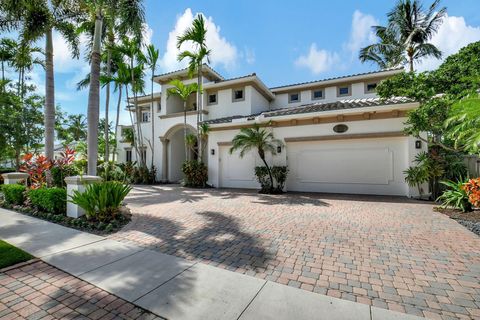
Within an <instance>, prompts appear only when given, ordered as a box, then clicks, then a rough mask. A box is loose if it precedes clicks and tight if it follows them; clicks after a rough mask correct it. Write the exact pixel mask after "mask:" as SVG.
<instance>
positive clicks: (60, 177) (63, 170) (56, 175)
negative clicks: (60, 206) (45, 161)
mask: <svg viewBox="0 0 480 320" xmlns="http://www.w3.org/2000/svg"><path fill="white" fill-rule="evenodd" d="M50 173H51V174H52V180H53V185H54V186H55V187H58V188H63V187H66V186H67V184H66V183H65V178H66V177H70V176H76V175H78V174H80V171H79V169H78V168H77V167H76V166H75V165H73V164H69V165H66V166H64V167H59V166H54V167H52V168H51V169H50Z"/></svg>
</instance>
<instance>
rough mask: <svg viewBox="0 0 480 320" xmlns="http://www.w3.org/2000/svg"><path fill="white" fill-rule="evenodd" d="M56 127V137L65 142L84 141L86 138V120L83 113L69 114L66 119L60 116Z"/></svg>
mask: <svg viewBox="0 0 480 320" xmlns="http://www.w3.org/2000/svg"><path fill="white" fill-rule="evenodd" d="M59 120H60V121H57V125H56V129H57V132H58V139H59V140H61V141H62V142H63V143H65V144H67V145H68V144H70V143H72V142H76V143H78V142H80V141H84V140H85V139H86V138H87V120H86V119H85V116H84V115H83V114H71V115H69V116H68V117H67V118H66V119H65V118H60V119H59Z"/></svg>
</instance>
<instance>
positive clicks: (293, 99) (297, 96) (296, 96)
mask: <svg viewBox="0 0 480 320" xmlns="http://www.w3.org/2000/svg"><path fill="white" fill-rule="evenodd" d="M288 102H289V103H295V102H300V93H298V92H295V93H290V94H289V95H288Z"/></svg>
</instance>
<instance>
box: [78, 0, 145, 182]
mask: <svg viewBox="0 0 480 320" xmlns="http://www.w3.org/2000/svg"><path fill="white" fill-rule="evenodd" d="M81 3H82V5H83V8H84V10H85V11H86V12H87V13H88V14H89V16H90V17H94V21H95V23H94V28H93V39H92V42H91V46H92V48H91V58H90V88H89V94H88V109H87V117H88V137H87V145H88V151H87V154H88V174H89V175H96V173H97V157H98V122H99V102H100V62H101V53H102V49H101V47H102V38H103V37H104V35H105V34H104V32H105V28H104V22H105V19H108V18H109V17H118V19H119V21H118V25H117V26H116V28H117V29H116V30H117V31H118V32H119V33H120V34H123V35H125V34H128V33H131V34H133V36H134V38H136V39H139V40H141V39H142V30H143V23H144V21H145V14H144V8H143V5H142V2H141V0H129V1H127V0H83V1H81ZM91 21H92V20H88V21H87V23H91Z"/></svg>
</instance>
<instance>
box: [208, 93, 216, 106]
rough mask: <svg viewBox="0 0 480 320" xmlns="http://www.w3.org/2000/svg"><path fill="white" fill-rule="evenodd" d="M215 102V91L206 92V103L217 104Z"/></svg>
mask: <svg viewBox="0 0 480 320" xmlns="http://www.w3.org/2000/svg"><path fill="white" fill-rule="evenodd" d="M217 103H218V100H217V93H209V94H208V100H207V104H208V105H212V104H217Z"/></svg>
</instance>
